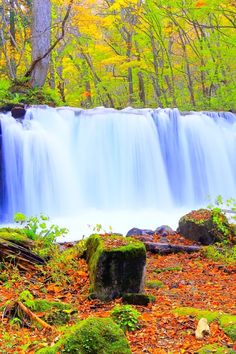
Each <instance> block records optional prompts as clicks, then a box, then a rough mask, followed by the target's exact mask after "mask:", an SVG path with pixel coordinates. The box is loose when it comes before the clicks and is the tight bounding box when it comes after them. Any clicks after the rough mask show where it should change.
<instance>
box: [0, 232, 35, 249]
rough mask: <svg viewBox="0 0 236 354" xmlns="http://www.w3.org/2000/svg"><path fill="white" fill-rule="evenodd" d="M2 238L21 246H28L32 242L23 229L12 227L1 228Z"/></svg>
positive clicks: (0, 235)
mask: <svg viewBox="0 0 236 354" xmlns="http://www.w3.org/2000/svg"><path fill="white" fill-rule="evenodd" d="M0 239H3V240H6V241H10V242H13V243H16V244H18V245H20V246H27V245H29V244H30V240H29V239H28V237H27V236H26V235H25V233H24V230H23V229H13V228H10V227H4V228H1V229H0Z"/></svg>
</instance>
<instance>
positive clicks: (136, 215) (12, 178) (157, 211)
mask: <svg viewBox="0 0 236 354" xmlns="http://www.w3.org/2000/svg"><path fill="white" fill-rule="evenodd" d="M0 120H1V127H2V149H3V165H4V176H5V178H4V180H5V183H4V196H3V201H2V205H1V209H0V214H1V217H2V219H5V220H11V219H12V216H13V215H14V213H16V212H19V211H20V212H23V213H25V214H26V215H28V216H30V215H37V214H39V213H40V212H42V213H44V214H47V215H49V216H50V217H52V218H53V220H55V221H56V222H59V224H61V225H62V226H67V227H69V229H70V231H71V232H70V236H69V237H70V238H71V239H79V238H81V237H82V235H83V234H88V233H89V232H90V231H91V230H90V229H89V228H88V227H87V224H90V225H92V226H94V225H96V224H98V223H99V224H102V225H103V227H104V228H105V229H107V228H108V225H111V226H112V229H113V231H116V232H121V233H126V232H127V231H128V230H129V229H130V228H131V227H134V226H135V227H140V228H151V229H155V228H156V227H157V226H160V225H161V224H169V225H170V226H173V227H176V226H177V220H178V218H179V217H180V216H181V215H183V214H184V213H185V211H187V210H189V209H191V208H194V207H196V206H198V205H206V204H207V196H208V195H210V196H211V197H212V198H214V197H215V196H217V195H219V194H220V195H222V196H223V197H225V198H228V197H234V196H235V191H236V188H235V187H236V179H235V177H236V169H235V167H236V166H235V164H236V162H235V158H234V151H235V145H236V119H235V116H234V115H233V114H231V113H222V114H217V113H207V114H203V113H194V114H189V115H185V116H181V115H180V114H179V112H178V110H169V109H166V110H160V109H158V110H155V111H152V110H148V109H145V110H133V109H125V110H123V111H116V110H112V109H104V108H97V109H94V110H88V111H82V110H73V109H70V108H64V109H53V108H30V109H29V110H28V111H27V115H26V118H25V120H24V121H23V123H21V122H17V121H16V120H15V119H13V118H12V117H11V116H10V115H9V114H8V115H0Z"/></svg>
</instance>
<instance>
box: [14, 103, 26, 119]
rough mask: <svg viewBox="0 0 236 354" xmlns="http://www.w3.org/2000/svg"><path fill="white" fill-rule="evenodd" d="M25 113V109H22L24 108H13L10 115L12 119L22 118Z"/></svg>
mask: <svg viewBox="0 0 236 354" xmlns="http://www.w3.org/2000/svg"><path fill="white" fill-rule="evenodd" d="M25 113H26V109H25V108H24V106H20V105H19V106H14V107H13V108H12V109H11V115H12V117H13V118H24V116H25Z"/></svg>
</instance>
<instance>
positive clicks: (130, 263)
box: [86, 234, 146, 301]
mask: <svg viewBox="0 0 236 354" xmlns="http://www.w3.org/2000/svg"><path fill="white" fill-rule="evenodd" d="M86 258H87V262H88V268H89V277H90V283H91V292H92V293H93V295H94V296H95V297H96V298H98V299H100V300H102V301H109V300H112V299H114V298H118V297H121V296H122V294H124V293H140V292H142V290H143V283H144V274H145V265H146V250H145V246H144V245H143V243H142V242H140V241H137V240H135V239H132V238H129V237H128V238H127V237H126V238H124V237H122V236H116V235H111V236H102V235H97V234H96V235H91V236H90V237H89V238H88V240H87V254H86Z"/></svg>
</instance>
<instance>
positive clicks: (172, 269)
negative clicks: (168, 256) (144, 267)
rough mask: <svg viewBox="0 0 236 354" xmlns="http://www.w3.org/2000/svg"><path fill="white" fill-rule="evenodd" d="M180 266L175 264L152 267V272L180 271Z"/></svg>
mask: <svg viewBox="0 0 236 354" xmlns="http://www.w3.org/2000/svg"><path fill="white" fill-rule="evenodd" d="M182 269H183V268H182V267H181V266H179V265H178V266H175V267H166V268H159V269H154V272H155V273H157V274H159V273H163V272H181V271H182Z"/></svg>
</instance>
